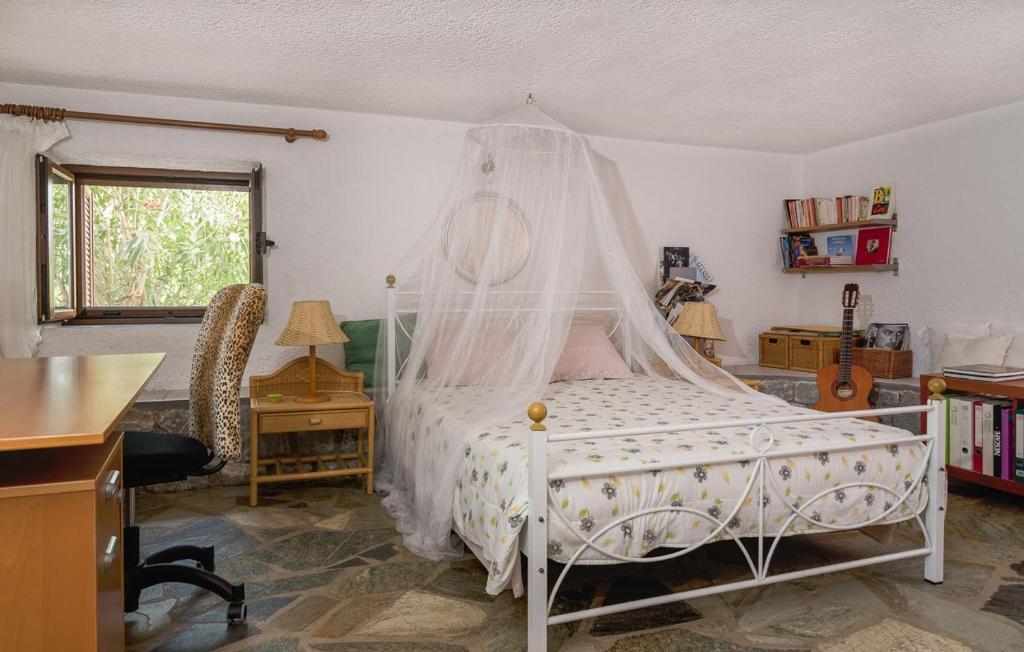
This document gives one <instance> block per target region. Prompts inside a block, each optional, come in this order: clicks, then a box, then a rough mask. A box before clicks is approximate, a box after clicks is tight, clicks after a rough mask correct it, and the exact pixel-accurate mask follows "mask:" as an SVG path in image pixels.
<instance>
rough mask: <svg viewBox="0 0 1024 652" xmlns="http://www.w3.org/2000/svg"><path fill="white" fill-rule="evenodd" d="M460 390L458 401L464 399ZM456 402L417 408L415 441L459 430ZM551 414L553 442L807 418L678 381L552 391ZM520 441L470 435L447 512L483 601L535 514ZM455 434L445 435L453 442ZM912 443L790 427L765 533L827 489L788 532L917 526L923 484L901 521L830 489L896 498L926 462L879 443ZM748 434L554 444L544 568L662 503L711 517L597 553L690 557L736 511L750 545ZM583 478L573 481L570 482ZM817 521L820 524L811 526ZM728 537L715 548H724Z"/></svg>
mask: <svg viewBox="0 0 1024 652" xmlns="http://www.w3.org/2000/svg"><path fill="white" fill-rule="evenodd" d="M471 391H472V390H468V389H467V392H471ZM470 398H471V397H468V396H466V395H465V393H459V392H453V393H451V394H449V395H447V396H445V397H443V398H440V399H438V400H435V401H432V402H431V403H430V405H427V406H424V409H425V411H424V416H425V418H424V420H423V424H424V429H425V432H424V434H425V435H426V436H440V437H446V436H448V435H446V434H445V433H434V432H431V425H430V424H433V423H437V422H438V421H441V419H439V418H436V417H440V416H441V414H440V413H442V412H443V413H446V414H445V416H446V419H444V422H445V423H446V424H448V425H447V427H448V428H454V430H456V431H457V430H458V428H457V427H456V426H457V424H458V419H457V417H454V418H453V413H456V414H457V411H458V406H459V405H460V404H464V403H463V401H465V400H467V399H470ZM544 403H545V405H546V407H547V410H548V415H547V418H546V419H545V421H544V423H545V424H546V425H547V433H548V434H549V435H560V434H566V433H570V432H584V433H585V432H590V431H595V430H604V429H609V428H612V429H614V428H624V427H626V426H627V425H628V426H633V427H637V426H639V427H643V426H658V425H668V424H681V423H699V422H706V421H716V420H718V421H720V420H723V419H738V418H741V417H747V418H769V417H779V416H783V415H794V414H800V415H808V414H813V412H812V411H811V410H803V409H795V408H791V407H787V406H784V405H772V404H764V403H758V402H756V401H751V400H749V399H748V398H745V397H742V396H738V397H736V398H727V397H721V396H716V395H714V394H710V393H708V392H706V391H703V390H700V389H698V388H695V387H693V386H691V385H688V384H686V383H680V382H678V381H672V380H667V379H663V378H652V377H647V376H637V377H635V378H631V379H625V380H587V381H570V382H562V383H555V384H553V385H551V386H550V388H549V391H548V393H547V394H546V395H545V400H544ZM529 432H530V431H528V430H527V429H526V428H524V427H523V422H522V420H520V421H519V422H512V423H507V424H503V425H500V426H498V427H497V428H491V429H489V430H488V431H487V432H480V433H474V434H472V435H471V437H470V441H469V443H468V444H467V445H466V446H465V448H464V450H463V451H462V456H463V461H462V465H461V469H460V472H459V480H458V484H457V486H456V494H455V500H454V522H455V528H456V530H457V532H458V533H459V535H460V537H462V538H463V540H465V541H466V542H467V543H469V544H470V545H471V546H472V547H473V548H474V550H479V551H482V561H484V562H485V564H486V565H487V568H488V571H489V577H488V585H487V589H488V591H489V592H490V593H492V594H495V593H498V592H499V591H501V590H503V589H506V588H508V587H510V586H511V585H512V582H513V577H514V571H515V570H516V561H517V560H518V552H519V550H520V549H523V550H524V551H525V546H524V545H523V542H525V539H523V540H522V541H521V537H520V535H521V533H522V529H523V526H524V523H525V516H526V514H527V513H528V508H529V506H530V498H529V488H528V484H529V473H528V456H529V450H528V443H529V440H528V433H529ZM460 435H461V433H454V434H453V435H452V436H454V437H456V438H458V437H460ZM908 435H910V433H908V432H906V431H904V430H899V429H896V428H892V427H889V426H884V425H879V424H875V423H870V422H867V421H862V420H858V419H842V420H838V421H832V422H827V423H822V424H819V423H813V422H811V423H795V424H786V425H782V426H779V427H778V428H776V429H775V445H774V447H773V449H774V450H776V451H778V452H784V453H786V455H785V456H784V457H781V458H778V459H775V460H772V462H770V463H769V467H770V468H769V470H770V475H771V476H772V478H771V479H772V481H771V482H769V484H768V491H767V492H766V495H765V496H764V502H765V504H766V517H767V518H766V527H765V534H766V535H769V536H775V535H776V534H778V533H779V532H780V531H781V528H782V526H783V525H784V524H785V522H786V520H787V518H788V517H789V516H790V514H791V509H790V508H789V507H788V506H787V504H788V505H793V506H799V505H800V504H801V503H803V502H805V501H806V500H807V499H808V498H810V497H812V496H815V495H816V494H818V493H820V492H822V491H829V490H831V494H830V496H829V497H828V499H827V500H821V501H818V503H816V504H815V506H814V508H813V509H812V511H811V512H810V513H809V518H808V519H806V520H805V519H799V520H798V521H797V522H795V523H793V524H792V525H791V527H789V529H788V530H787V531H786V532H785V534H802V533H809V532H823V531H827V530H828V527H827V526H828V525H835V524H836V523H846V522H851V521H855V520H857V519H859V520H861V521H872V520H873V519H875V517H878V516H880V515H883V514H885V515H884V516H882V518H880V519H878V520H877V521H874V524H888V523H895V522H898V521H903V520H906V519H908V518H912V517H913V515H914V514H917V513H919V512H920V511H921V510H922V509H923V508H924V507H925V505H926V503H927V495H926V494H925V493H924V492H923V488H922V486H920V485H918V486H917V487H916V488H915V490H914V491H913V492H911V494H910V495H909V496H908V498H907V500H905V501H903V502H902V503H901V504H900V505H899V506H898V507H897V508H896V509H894V510H890V509H889V508H890V507H892V504H893V502H894V500H893V498H892V496H891V495H890V494H886V493H885V492H884V491H879V490H877V489H875V488H874V487H870V486H858V487H853V488H849V489H836V487H839V486H841V485H843V484H846V483H849V482H855V481H865V482H870V483H875V484H879V485H882V486H884V487H889V488H891V489H892V490H893V491H894V492H896V493H897V494H902V493H904V492H905V491H907V490H908V489H909V485H910V484H911V483H912V482H913V480H914V479H915V478H914V472H915V471H917V470H918V469H919V468H920V467H921V465H922V461H923V460H924V457H925V456H926V454H927V446H926V444H924V443H921V442H914V443H904V444H888V443H887V442H889V441H893V440H904V439H905V438H906V437H907V436H908ZM851 443H866V444H872V446H871V447H868V448H863V449H859V450H854V451H850V452H847V453H837V454H835V455H831V454H829V453H816V454H807V453H804V452H803V449H805V448H807V447H808V446H809V445H810V444H814V445H840V444H851ZM753 452H754V451H752V450H751V448H750V445H749V437H748V429H744V428H736V427H734V428H723V429H712V430H698V431H695V432H690V433H686V434H685V436H684V435H680V434H679V433H671V432H670V433H665V434H661V435H650V436H620V437H605V438H600V439H580V440H573V441H566V442H559V443H557V444H553V445H551V446H550V447H549V448H548V469H549V471H551V472H555V471H557V472H561V473H566V474H571V475H573V476H575V477H572V478H570V479H558V480H553V481H551V482H550V483H549V491H550V494H551V499H552V500H550V501H549V502H550V505H549V507H550V508H551V509H552V511H554V512H556V514H557V516H556V515H553V517H552V518H551V520H550V524H549V526H548V541H547V545H546V548H547V554H548V558H549V559H552V560H555V561H558V562H561V563H565V562H567V561H569V559H570V558H571V556H572V553H573V551H574V550H575V549H576V548H577V547H578V546H579V544H580V541H579V536H578V535H580V534H582V535H584V536H589V535H591V534H593V533H594V532H597V531H599V530H601V529H602V528H603V527H605V526H606V525H607V524H608V523H610V522H611V521H613V520H614V519H616V518H618V517H619V516H621V515H623V514H627V513H631V512H637V511H643V510H647V509H651V508H655V507H659V506H663V505H668V506H675V507H687V508H690V509H693V510H696V511H699V512H703V513H705V514H707V515H708V516H710V517H712V519H707V518H703V517H699V516H695V515H690V514H684V513H679V512H656V513H651V514H647V515H645V516H641V517H639V518H637V519H635V520H633V521H632V522H624V523H621V524H620V525H619V526H617V527H614V528H612V529H610V530H609V531H608V532H606V533H605V534H604V535H602V536H601V538H600V539H599V541H598V549H600V550H603V551H607V552H612V553H615V554H617V555H619V556H622V557H642V556H644V555H646V554H648V553H650V552H651V551H652V550H655V549H657V548H659V547H675V548H679V547H683V546H692V545H694V544H697V543H699V542H701V541H702V540H704V539H705V538H706V537H707V536H708V535H709V534H711V533H713V532H714V531H715V530H716V523H715V520H713V519H719V520H720V519H721V517H722V516H723V515H732V514H733V512H734V510H735V508H736V506H737V503H739V502H742V503H743V504H742V505H741V506H740V508H739V510H738V512H737V513H736V514H735V515H732V517H731V518H730V519H729V521H728V523H727V525H728V526H729V529H730V530H731V532H732V534H735V535H736V536H741V537H749V536H757V527H758V519H757V510H756V508H755V506H754V501H755V497H754V495H752V494H753V492H751V491H749V490H748V487H749V485H750V480H751V477H752V474H753V470H754V467H753V465H752V463H751V460H750V455H751V454H752V453H753ZM712 457H724V458H735V461H724V462H722V463H719V464H700V460H702V459H708V458H712ZM608 463H615V464H618V465H630V464H633V465H639V466H640V467H644V466H650V465H653V464H659V463H661V464H671V465H672V466H671V468H666V469H660V470H651V471H645V470H638V471H633V472H629V473H623V474H603V473H602V474H598V475H584V474H590V473H591V472H593V471H594V470H596V469H599V468H600V465H602V464H608ZM581 475H582V476H583V477H579V476H581ZM819 523H820V524H819ZM729 536H730V535H729V534H727V533H726V532H725V531H724V530H723V531H720V532H718V533H716V534H715V535H714V536H713V537H712V539H711V540H717V539H723V538H727V537H729ZM598 549H592V548H588V549H586V550H585V551H584V552H583V553H582V554H581V555H580V558H579V559H578V560H577V562H576V563H578V564H608V563H619V560H618V559H615V558H612V557H608V556H607V555H605V554H602V553H601V552H599V551H598Z"/></svg>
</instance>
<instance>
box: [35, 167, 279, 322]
mask: <svg viewBox="0 0 1024 652" xmlns="http://www.w3.org/2000/svg"><path fill="white" fill-rule="evenodd" d="M54 173H56V174H58V175H59V176H61V177H64V178H68V179H69V180H70V181H71V183H72V196H71V202H72V224H71V228H72V237H73V242H74V245H73V247H72V286H73V290H72V291H73V294H74V304H75V309H74V310H65V311H59V312H52V313H51V311H50V309H49V292H50V287H49V275H48V274H49V272H48V270H49V241H48V234H49V222H48V220H49V210H48V209H49V195H48V193H49V190H48V188H49V178H50V175H51V174H54ZM38 175H39V177H38V182H37V186H38V193H39V201H40V209H39V221H38V233H39V238H38V241H39V242H38V246H37V256H38V261H39V275H38V276H39V278H38V281H37V282H38V292H37V294H38V298H39V321H40V323H44V322H54V321H59V322H61V323H63V324H68V325H97V324H167V323H175V324H182V323H198V322H200V321H202V318H203V315H204V314H205V313H206V307H205V306H163V307H158V306H146V307H142V306H140V307H135V306H110V307H106V306H91V305H87V304H88V302H87V301H86V298H87V297H88V295H89V294H90V293H89V291H88V288H87V287H86V283H87V279H88V275H87V274H86V273H85V265H86V258H87V256H86V253H87V243H86V240H87V239H88V238H89V234H90V233H91V224H90V225H88V227H89V228H85V226H86V225H85V224H84V207H85V206H86V204H89V203H90V202H89V201H87V198H86V197H85V193H86V190H85V189H86V188H87V187H88V186H92V185H105V186H117V185H120V186H145V187H151V188H194V189H202V190H239V191H241V190H247V191H248V193H249V252H250V254H249V282H251V283H262V282H263V279H264V260H263V257H264V256H265V255H266V251H267V246H272V245H273V242H271V241H269V240H267V238H266V233H265V232H264V231H263V167H262V166H256V167H255V168H253V170H252V171H251V172H209V171H203V170H169V169H157V168H129V167H109V166H95V165H65V166H59V165H57V164H55V163H53V162H52V161H50V160H48V159H46V158H45V157H43V156H40V157H39V162H38Z"/></svg>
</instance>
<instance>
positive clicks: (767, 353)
mask: <svg viewBox="0 0 1024 652" xmlns="http://www.w3.org/2000/svg"><path fill="white" fill-rule="evenodd" d="M758 353H759V356H758V358H759V359H758V364H760V365H761V366H762V367H778V368H779V369H789V335H782V334H780V333H761V338H760V345H759V346H758Z"/></svg>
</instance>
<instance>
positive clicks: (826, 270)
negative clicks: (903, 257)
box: [782, 258, 900, 276]
mask: <svg viewBox="0 0 1024 652" xmlns="http://www.w3.org/2000/svg"><path fill="white" fill-rule="evenodd" d="M782 271H783V272H784V273H786V274H799V275H800V276H807V275H808V274H852V273H857V272H892V275H893V276H899V275H900V259H899V258H893V259H892V263H890V264H888V265H828V266H822V267H788V268H786V269H784V270H782Z"/></svg>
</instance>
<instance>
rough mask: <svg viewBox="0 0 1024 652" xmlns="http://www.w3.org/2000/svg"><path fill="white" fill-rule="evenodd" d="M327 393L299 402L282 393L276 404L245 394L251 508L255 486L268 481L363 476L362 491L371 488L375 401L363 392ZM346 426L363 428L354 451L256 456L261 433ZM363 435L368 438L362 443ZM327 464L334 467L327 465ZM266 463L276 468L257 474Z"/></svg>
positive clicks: (255, 492)
mask: <svg viewBox="0 0 1024 652" xmlns="http://www.w3.org/2000/svg"><path fill="white" fill-rule="evenodd" d="M330 396H331V400H329V401H324V402H323V403H297V402H296V401H295V397H294V396H285V397H283V398H282V399H281V400H280V401H279V402H277V403H271V402H270V400H268V399H267V398H266V397H257V398H251V399H249V406H250V407H249V411H250V419H251V429H250V433H249V505H250V506H251V507H255V506H256V503H257V500H258V488H259V485H261V484H266V483H270V482H289V481H294V480H312V479H315V478H334V477H338V476H346V475H365V476H366V493H368V494H372V493H373V437H374V418H375V414H374V404H373V401H372V400H371V399H370V398H369V397H368V396H367V395H366V394H363V393H362V392H330ZM349 429H361V430H362V429H365V430H364V431H363V432H361V433H359V434H358V435H356V450H355V452H353V453H332V454H327V455H295V456H291V457H269V458H260V457H259V455H258V453H259V438H260V437H261V436H262V435H267V434H272V433H288V432H311V431H317V430H349ZM364 437H365V438H366V441H365V445H364V441H363V438H364ZM352 461H354V462H355V464H356V465H355V466H349V462H352ZM328 464H333V465H335V466H334V468H329V467H328ZM264 467H272V468H273V470H274V472H273V473H270V474H266V475H259V470H260V469H261V468H264ZM289 469H291V470H289ZM307 469H308V470H307Z"/></svg>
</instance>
